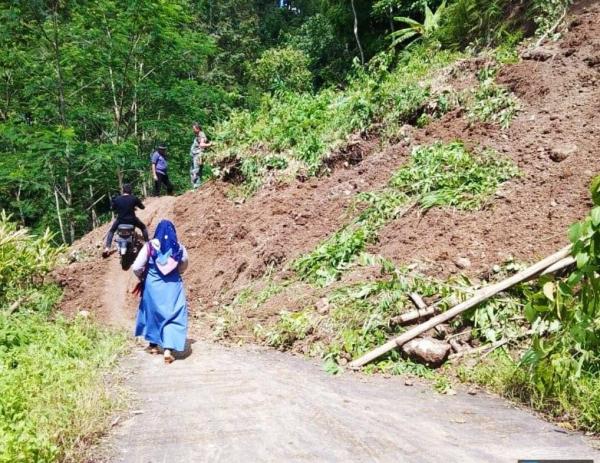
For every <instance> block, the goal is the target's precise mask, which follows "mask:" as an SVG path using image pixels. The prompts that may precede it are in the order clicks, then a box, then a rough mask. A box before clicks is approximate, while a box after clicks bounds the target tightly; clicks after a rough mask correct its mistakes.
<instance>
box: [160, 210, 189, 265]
mask: <svg viewBox="0 0 600 463" xmlns="http://www.w3.org/2000/svg"><path fill="white" fill-rule="evenodd" d="M154 239H156V240H158V241H159V242H160V254H161V256H160V257H161V258H162V257H172V258H173V259H175V260H176V261H177V262H180V261H181V258H182V257H183V249H181V246H179V242H178V241H177V232H176V231H175V225H173V222H171V221H170V220H161V221H160V222H159V224H158V225H157V227H156V231H155V232H154Z"/></svg>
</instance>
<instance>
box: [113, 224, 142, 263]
mask: <svg viewBox="0 0 600 463" xmlns="http://www.w3.org/2000/svg"><path fill="white" fill-rule="evenodd" d="M116 241H117V250H118V251H119V258H120V259H121V268H122V269H123V270H129V267H131V264H133V262H134V261H135V258H136V257H137V255H138V252H140V249H141V248H142V246H143V243H142V241H141V240H140V237H139V235H138V234H137V233H136V231H135V227H134V226H133V225H127V224H121V225H119V227H118V228H117V240H116Z"/></svg>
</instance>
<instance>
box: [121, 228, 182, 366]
mask: <svg viewBox="0 0 600 463" xmlns="http://www.w3.org/2000/svg"><path fill="white" fill-rule="evenodd" d="M187 266H188V255H187V251H186V249H185V247H184V246H183V245H182V244H181V243H179V241H178V240H177V232H176V231H175V226H174V225H173V223H172V222H170V221H169V220H161V221H160V222H159V224H158V225H157V227H156V231H155V232H154V239H152V241H150V242H149V243H147V244H146V245H145V246H144V247H143V248H142V249H141V250H140V253H139V254H138V256H137V258H136V259H135V262H134V263H133V265H132V267H131V268H132V270H133V273H134V274H135V275H136V276H137V277H138V278H139V279H140V285H141V288H140V290H141V296H142V299H141V300H140V305H139V309H138V314H137V321H136V325H135V335H136V336H144V338H145V339H146V341H148V342H149V343H150V344H149V346H148V349H149V351H150V353H158V349H159V347H160V348H162V349H163V355H164V359H165V363H171V362H173V361H174V360H175V357H174V351H180V352H183V351H184V350H185V340H186V335H187V303H186V300H185V290H184V288H183V280H182V279H181V274H182V273H183V272H184V271H185V270H186V269H187ZM136 289H138V288H136ZM134 292H135V290H134Z"/></svg>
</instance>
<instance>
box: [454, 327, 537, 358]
mask: <svg viewBox="0 0 600 463" xmlns="http://www.w3.org/2000/svg"><path fill="white" fill-rule="evenodd" d="M533 333H534V331H533V330H529V331H526V332H525V333H523V334H520V335H519V336H515V337H512V338H502V339H499V340H498V341H496V342H493V343H491V344H486V345H485V346H480V347H475V348H473V349H468V350H463V351H462V352H457V353H455V354H450V356H449V357H448V360H455V359H457V358H460V357H465V356H467V355H475V354H480V353H482V352H485V354H484V355H483V356H484V357H485V356H486V355H489V354H491V353H492V352H493V351H495V350H496V349H498V348H500V347H502V346H504V345H505V344H508V343H509V342H513V341H518V340H519V339H523V338H525V337H527V336H530V335H532V334H533Z"/></svg>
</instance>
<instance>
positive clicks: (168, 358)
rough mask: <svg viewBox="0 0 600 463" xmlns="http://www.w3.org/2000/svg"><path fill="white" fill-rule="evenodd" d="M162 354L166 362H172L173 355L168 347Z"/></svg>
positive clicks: (173, 359)
mask: <svg viewBox="0 0 600 463" xmlns="http://www.w3.org/2000/svg"><path fill="white" fill-rule="evenodd" d="M164 356H165V363H166V364H169V363H173V362H174V361H175V357H173V354H172V353H171V350H170V349H165V353H164Z"/></svg>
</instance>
